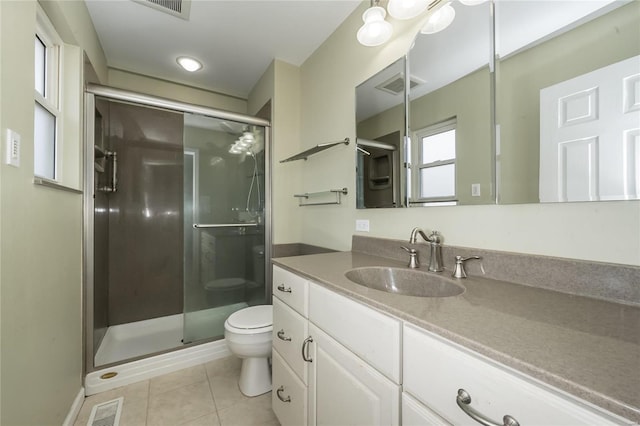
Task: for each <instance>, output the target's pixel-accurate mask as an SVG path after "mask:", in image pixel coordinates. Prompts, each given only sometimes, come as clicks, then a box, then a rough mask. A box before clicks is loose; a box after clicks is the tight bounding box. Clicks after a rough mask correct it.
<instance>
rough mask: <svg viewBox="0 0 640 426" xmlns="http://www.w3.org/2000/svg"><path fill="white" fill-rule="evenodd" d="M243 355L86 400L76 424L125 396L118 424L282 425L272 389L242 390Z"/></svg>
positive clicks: (137, 425) (169, 425) (183, 425)
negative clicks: (249, 393) (251, 394)
mask: <svg viewBox="0 0 640 426" xmlns="http://www.w3.org/2000/svg"><path fill="white" fill-rule="evenodd" d="M239 375H240V360H239V359H238V358H236V357H227V358H222V359H219V360H216V361H212V362H210V363H208V364H203V365H198V366H195V367H191V368H186V369H184V370H180V371H176V372H174V373H170V374H167V375H164V376H160V377H156V378H154V379H150V380H145V381H143V382H139V383H134V384H131V385H129V386H124V387H121V388H118V389H113V390H110V391H107V392H103V393H100V394H97V395H92V396H90V397H88V398H86V399H85V401H84V404H83V405H82V408H81V410H80V413H79V414H78V418H77V419H76V422H75V426H86V425H87V422H88V421H89V416H90V415H91V409H92V408H93V406H94V405H95V404H98V403H101V402H105V401H109V400H112V399H115V398H119V397H121V396H122V397H124V404H123V407H122V415H121V417H120V426H254V425H255V426H258V425H260V426H279V425H280V423H278V420H277V419H276V417H275V415H274V414H273V411H272V410H271V393H270V392H269V393H267V394H265V395H261V396H257V397H254V398H248V397H246V396H244V395H242V393H240V390H239V389H238V377H239Z"/></svg>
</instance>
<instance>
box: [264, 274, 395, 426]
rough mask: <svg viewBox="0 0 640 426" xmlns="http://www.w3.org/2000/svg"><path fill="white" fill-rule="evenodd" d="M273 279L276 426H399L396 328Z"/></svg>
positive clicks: (338, 299) (306, 285)
mask: <svg viewBox="0 0 640 426" xmlns="http://www.w3.org/2000/svg"><path fill="white" fill-rule="evenodd" d="M273 277H274V280H273V289H274V290H273V294H274V298H273V361H272V367H273V394H272V404H273V411H274V412H275V414H276V416H277V417H278V420H279V421H280V423H281V424H282V425H283V426H287V425H292V426H293V425H296V426H300V425H309V426H315V425H331V424H334V425H335V424H362V425H364V424H366V425H372V426H373V425H399V424H400V395H401V387H400V384H399V383H400V334H401V331H402V327H401V322H400V321H399V320H397V319H395V318H392V317H390V316H387V315H384V314H382V313H380V312H378V311H376V310H374V309H371V308H369V307H366V306H364V305H362V304H360V303H357V302H354V301H353V300H351V299H348V298H346V297H344V296H341V295H338V294H337V293H334V292H332V291H330V290H327V289H325V288H323V287H321V286H318V285H316V284H314V283H311V282H309V281H306V280H305V279H304V278H302V277H300V276H297V275H295V274H292V273H290V272H289V271H286V270H284V269H282V268H280V267H278V266H274V268H273ZM289 290H290V291H289ZM300 295H303V296H302V297H300ZM305 297H306V299H305Z"/></svg>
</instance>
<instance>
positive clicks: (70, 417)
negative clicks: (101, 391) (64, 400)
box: [62, 387, 84, 426]
mask: <svg viewBox="0 0 640 426" xmlns="http://www.w3.org/2000/svg"><path fill="white" fill-rule="evenodd" d="M82 403H84V387H80V390H79V391H78V394H77V395H76V397H75V399H74V400H73V404H71V408H69V413H68V414H67V417H66V418H65V419H64V423H62V426H73V424H74V423H75V422H76V418H77V417H78V414H79V413H80V409H81V408H82Z"/></svg>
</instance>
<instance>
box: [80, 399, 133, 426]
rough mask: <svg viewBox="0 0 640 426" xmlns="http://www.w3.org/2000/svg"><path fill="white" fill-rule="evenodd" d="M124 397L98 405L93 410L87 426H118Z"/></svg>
mask: <svg viewBox="0 0 640 426" xmlns="http://www.w3.org/2000/svg"><path fill="white" fill-rule="evenodd" d="M123 401H124V397H120V398H118V399H113V400H111V401H107V402H103V403H101V404H96V405H94V406H93V409H92V410H91V417H89V422H88V423H87V426H118V425H119V424H120V414H121V413H122V402H123Z"/></svg>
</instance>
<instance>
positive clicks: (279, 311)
mask: <svg viewBox="0 0 640 426" xmlns="http://www.w3.org/2000/svg"><path fill="white" fill-rule="evenodd" d="M308 336H309V323H308V321H307V319H306V318H303V317H302V316H301V315H300V314H299V313H297V312H296V311H294V310H293V309H291V308H290V307H288V306H287V305H286V304H285V303H284V302H282V301H280V300H279V299H278V298H276V297H274V298H273V348H274V349H275V350H277V351H278V353H279V354H280V355H282V358H284V360H285V361H286V362H287V364H289V366H290V367H291V369H292V370H293V371H294V372H295V373H296V374H297V375H298V377H299V378H300V379H301V380H302V381H303V382H304V383H307V366H306V364H307V363H306V362H305V361H304V360H303V359H302V352H301V351H302V342H303V341H304V339H306V338H307V337H308Z"/></svg>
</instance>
